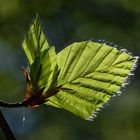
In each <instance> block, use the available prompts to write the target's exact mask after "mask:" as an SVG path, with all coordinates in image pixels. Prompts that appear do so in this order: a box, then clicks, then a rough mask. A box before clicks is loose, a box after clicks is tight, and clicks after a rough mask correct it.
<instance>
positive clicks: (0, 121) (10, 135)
mask: <svg viewBox="0 0 140 140" xmlns="http://www.w3.org/2000/svg"><path fill="white" fill-rule="evenodd" d="M0 127H1V129H2V131H3V132H4V134H5V136H6V137H7V140H16V138H15V136H14V134H13V133H12V131H11V129H10V127H9V125H8V123H7V122H6V120H5V118H4V116H3V114H2V112H1V110H0Z"/></svg>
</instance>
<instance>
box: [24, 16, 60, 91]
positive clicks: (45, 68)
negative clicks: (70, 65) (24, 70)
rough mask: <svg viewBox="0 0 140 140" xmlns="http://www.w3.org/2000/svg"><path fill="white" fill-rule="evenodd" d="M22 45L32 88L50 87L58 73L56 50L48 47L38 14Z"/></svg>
mask: <svg viewBox="0 0 140 140" xmlns="http://www.w3.org/2000/svg"><path fill="white" fill-rule="evenodd" d="M22 47H23V49H24V51H25V54H26V56H27V59H28V62H29V69H30V72H29V78H30V80H31V86H32V90H33V91H35V92H36V91H38V90H40V89H41V88H45V89H46V90H47V89H49V88H51V86H52V82H53V81H54V80H55V79H56V74H57V73H58V66H57V61H56V52H55V48H54V47H49V44H48V41H47V39H46V37H45V35H44V33H43V31H42V27H41V24H40V22H39V19H38V16H36V18H35V19H34V20H33V23H32V24H31V27H30V29H29V32H28V34H27V35H26V38H25V40H24V42H23V45H22ZM55 82H56V81H54V82H53V83H54V84H55Z"/></svg>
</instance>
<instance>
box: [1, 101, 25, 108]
mask: <svg viewBox="0 0 140 140" xmlns="http://www.w3.org/2000/svg"><path fill="white" fill-rule="evenodd" d="M23 106H24V105H23V102H22V103H8V102H4V101H1V100H0V107H8V108H9V107H23Z"/></svg>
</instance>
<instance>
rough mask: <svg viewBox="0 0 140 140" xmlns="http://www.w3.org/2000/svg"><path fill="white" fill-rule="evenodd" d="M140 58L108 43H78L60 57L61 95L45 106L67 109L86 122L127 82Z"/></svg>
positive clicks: (58, 61) (50, 99)
mask: <svg viewBox="0 0 140 140" xmlns="http://www.w3.org/2000/svg"><path fill="white" fill-rule="evenodd" d="M136 60H137V57H133V56H132V55H130V54H127V53H126V52H125V51H124V50H120V51H119V50H117V49H116V48H114V47H111V46H108V45H106V44H101V43H95V42H92V41H85V42H76V43H73V44H71V45H70V46H68V47H66V48H65V49H63V50H62V51H61V52H60V53H58V54H57V63H58V66H59V69H60V74H59V76H58V82H57V86H61V88H60V90H59V92H58V93H57V94H56V95H54V96H52V97H50V98H49V99H48V100H49V101H48V102H46V104H48V105H52V106H55V107H59V108H64V109H66V110H68V111H70V112H72V113H74V114H75V115H77V116H80V117H81V118H83V119H86V120H92V119H93V118H94V117H95V114H96V112H97V111H98V110H99V109H100V108H101V107H102V106H103V105H104V104H105V103H107V102H108V101H109V99H110V98H111V97H112V96H114V95H117V94H118V93H119V92H120V91H121V88H122V87H124V85H125V84H126V83H127V82H126V81H127V79H128V77H129V75H131V73H132V71H133V69H134V67H135V65H136V64H135V63H136Z"/></svg>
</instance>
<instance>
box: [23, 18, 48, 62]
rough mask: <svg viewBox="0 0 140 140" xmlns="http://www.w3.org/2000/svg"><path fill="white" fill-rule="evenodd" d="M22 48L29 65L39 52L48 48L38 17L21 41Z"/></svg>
mask: <svg viewBox="0 0 140 140" xmlns="http://www.w3.org/2000/svg"><path fill="white" fill-rule="evenodd" d="M22 47H23V50H24V51H25V54H26V56H27V59H28V61H29V65H31V64H32V63H33V62H34V60H35V57H37V56H39V55H40V52H42V51H44V50H45V49H48V48H49V44H48V41H47V39H46V37H45V35H44V33H43V31H42V27H41V25H40V22H39V18H38V16H36V18H35V19H34V20H33V22H32V24H31V26H30V29H29V31H28V34H27V35H26V38H25V40H24V41H23V44H22Z"/></svg>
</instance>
